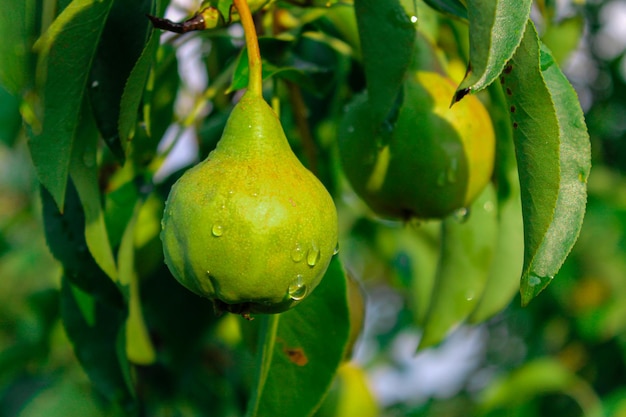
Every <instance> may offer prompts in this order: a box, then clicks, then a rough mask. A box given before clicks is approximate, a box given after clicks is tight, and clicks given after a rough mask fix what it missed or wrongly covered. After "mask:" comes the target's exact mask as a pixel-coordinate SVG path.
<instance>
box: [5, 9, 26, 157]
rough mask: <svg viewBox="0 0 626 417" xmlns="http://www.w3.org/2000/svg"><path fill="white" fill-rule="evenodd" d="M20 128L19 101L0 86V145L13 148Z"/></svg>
mask: <svg viewBox="0 0 626 417" xmlns="http://www.w3.org/2000/svg"><path fill="white" fill-rule="evenodd" d="M0 14H1V13H0ZM21 127H22V117H21V116H20V103H19V100H18V99H17V98H16V97H14V96H12V95H11V94H10V93H9V92H8V91H7V90H5V89H4V88H3V87H2V85H0V143H4V144H5V145H8V146H13V144H14V143H15V140H16V139H17V135H18V133H19V131H20V128H21Z"/></svg>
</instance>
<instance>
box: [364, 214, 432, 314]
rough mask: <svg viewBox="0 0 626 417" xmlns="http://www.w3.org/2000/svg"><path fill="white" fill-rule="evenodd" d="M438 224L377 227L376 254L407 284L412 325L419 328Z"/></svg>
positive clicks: (428, 291)
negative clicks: (410, 303) (413, 323)
mask: <svg viewBox="0 0 626 417" xmlns="http://www.w3.org/2000/svg"><path fill="white" fill-rule="evenodd" d="M440 234H441V222H439V221H429V222H427V223H424V224H421V225H419V226H417V227H414V226H412V225H410V224H408V225H404V224H403V225H401V226H400V227H399V228H392V227H389V226H381V227H379V230H378V233H376V237H375V239H376V245H377V252H379V253H381V254H382V255H383V256H384V258H385V261H386V263H387V264H389V265H391V266H393V267H394V269H395V270H396V271H398V274H399V275H400V276H401V278H400V279H401V280H403V281H404V282H407V283H409V284H408V286H410V292H411V302H412V305H411V309H412V311H413V316H414V319H415V323H417V324H418V325H419V326H422V325H423V324H424V322H425V320H426V315H427V313H428V308H429V306H430V303H431V300H432V295H433V287H434V285H435V277H436V274H437V260H438V257H439V250H440V242H439V239H440Z"/></svg>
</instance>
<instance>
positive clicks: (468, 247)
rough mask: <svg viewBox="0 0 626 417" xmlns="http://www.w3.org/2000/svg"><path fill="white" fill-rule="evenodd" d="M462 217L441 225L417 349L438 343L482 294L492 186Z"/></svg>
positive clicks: (492, 231) (490, 249) (491, 231)
mask: <svg viewBox="0 0 626 417" xmlns="http://www.w3.org/2000/svg"><path fill="white" fill-rule="evenodd" d="M466 215H467V216H469V218H467V219H464V218H458V216H456V215H453V216H451V217H448V218H447V219H445V220H444V221H443V223H442V227H441V255H440V257H439V267H438V270H437V276H436V280H435V284H434V288H433V294H432V301H431V304H430V308H429V310H428V314H427V316H426V323H425V324H424V331H423V334H422V338H421V340H420V343H419V347H418V349H424V348H427V347H430V346H433V345H435V344H437V343H439V342H441V341H442V340H443V339H444V338H445V337H446V335H447V334H448V333H449V332H450V331H451V330H453V329H454V328H456V327H457V326H458V325H459V324H461V323H462V322H463V321H464V320H465V319H467V317H468V316H469V314H470V313H471V312H472V310H474V308H475V307H476V304H477V303H478V299H479V297H480V295H481V294H482V292H483V291H484V288H485V284H486V282H487V277H488V275H489V268H490V267H491V264H492V261H493V256H494V252H495V244H496V236H497V220H496V216H497V206H496V195H495V190H494V188H493V186H491V185H488V186H487V188H485V190H484V191H483V192H482V193H481V194H480V195H479V197H478V198H477V199H476V201H474V203H473V204H472V205H471V207H470V208H469V211H468V212H467V214H466Z"/></svg>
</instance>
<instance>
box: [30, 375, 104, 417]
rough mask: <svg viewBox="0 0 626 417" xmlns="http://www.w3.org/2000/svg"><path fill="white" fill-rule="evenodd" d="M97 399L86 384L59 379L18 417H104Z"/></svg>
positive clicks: (33, 400)
mask: <svg viewBox="0 0 626 417" xmlns="http://www.w3.org/2000/svg"><path fill="white" fill-rule="evenodd" d="M106 415H107V414H105V412H104V410H103V409H102V406H101V404H100V403H99V402H98V398H97V397H96V396H95V395H94V394H93V392H91V390H90V389H89V387H88V385H87V384H80V383H78V382H76V381H73V380H71V379H68V378H65V379H59V380H58V381H57V382H56V383H54V384H52V385H51V386H49V387H46V388H44V389H43V390H41V391H40V392H38V393H37V395H35V396H34V397H33V398H31V399H29V401H28V403H27V404H26V405H25V406H24V408H23V409H22V410H21V411H20V413H19V415H18V416H19V417H41V416H46V417H104V416H106Z"/></svg>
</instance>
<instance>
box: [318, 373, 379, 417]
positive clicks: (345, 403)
mask: <svg viewBox="0 0 626 417" xmlns="http://www.w3.org/2000/svg"><path fill="white" fill-rule="evenodd" d="M379 415H380V410H379V407H378V404H377V402H376V398H375V397H374V395H373V393H372V392H371V390H370V388H369V386H368V382H367V375H366V373H365V371H364V370H363V369H361V368H360V367H359V366H358V365H356V364H355V363H352V362H345V363H344V364H342V365H341V366H340V367H339V370H338V372H337V375H336V377H335V380H334V382H333V386H332V388H331V391H330V392H329V393H328V395H327V396H326V398H324V402H323V403H322V405H321V407H320V409H319V410H317V412H316V413H315V417H376V416H379Z"/></svg>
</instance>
